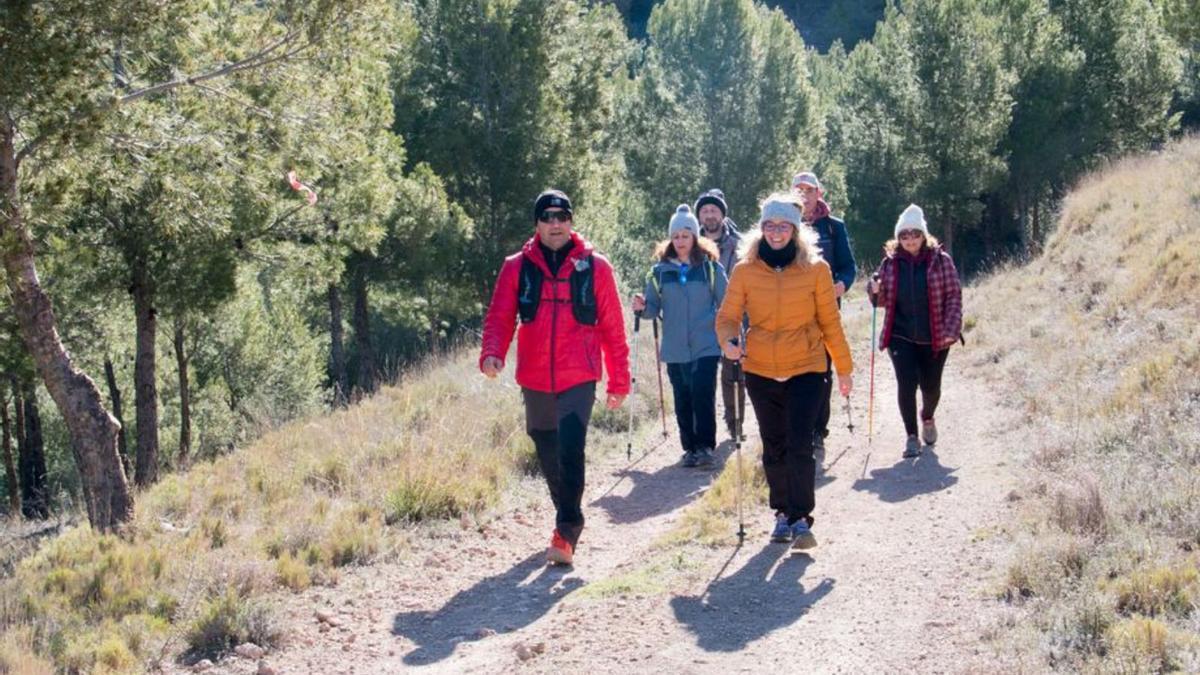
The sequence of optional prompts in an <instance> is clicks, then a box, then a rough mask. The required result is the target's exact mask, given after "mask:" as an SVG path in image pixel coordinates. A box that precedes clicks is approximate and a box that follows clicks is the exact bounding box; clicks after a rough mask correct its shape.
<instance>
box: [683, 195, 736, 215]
mask: <svg viewBox="0 0 1200 675" xmlns="http://www.w3.org/2000/svg"><path fill="white" fill-rule="evenodd" d="M705 204H712V205H713V206H716V207H717V208H718V209H721V217H722V218H724V217H725V216H727V215H729V206H728V205H726V204H725V193H724V192H721V191H720V190H718V189H716V188H713V189H711V190H708V191H707V192H704V193H702V194H701V195H700V198H699V199H697V200H696V206H695V207H693V209H692V210H693V211H695V212H696V213H697V214H699V213H700V207H702V206H704V205H705Z"/></svg>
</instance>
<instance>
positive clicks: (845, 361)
mask: <svg viewBox="0 0 1200 675" xmlns="http://www.w3.org/2000/svg"><path fill="white" fill-rule="evenodd" d="M761 237H762V235H761V234H760V235H759V236H756V237H753V238H751V239H750V240H749V241H747V242H746V249H745V250H746V253H745V256H744V257H743V259H742V262H740V263H738V264H737V266H736V267H734V272H733V274H732V275H730V280H729V287H728V289H727V290H726V291H725V301H724V302H722V303H721V309H720V310H719V311H718V312H717V337H718V339H720V341H721V344H722V345H724V344H725V343H726V342H728V341H729V340H731V339H734V338H737V336H738V329H739V328H740V326H741V319H742V314H743V312H745V313H746V314H748V315H749V317H750V329H749V330H748V331H747V333H746V358H745V360H744V362H743V363H744V367H745V369H746V372H750V373H754V374H755V375H761V376H762V377H770V378H774V379H785V378H789V377H793V376H795V375H800V374H803V373H823V372H825V350H826V349H828V350H829V353H830V354H832V355H833V367H834V370H836V371H837V373H838V375H839V376H842V375H849V374H850V373H851V371H852V370H853V369H854V365H853V363H852V361H851V359H850V346H849V345H848V344H846V336H845V334H844V333H843V332H842V319H841V314H840V313H839V312H838V306H837V299H836V297H835V296H834V292H833V276H832V275H831V274H830V272H829V264H828V263H826V262H825V261H824V260H822V259H821V257H820V255H819V254H818V253H817V248H816V246H815V244H813V243H811V242H809V241H808V240H807V239H806V238H805V237H803V236H799V237H797V238H796V246H797V251H796V258H795V260H793V261H792V263H791V264H790V265H788V266H787V267H784V268H783V269H781V270H779V271H776V270H775V269H773V268H771V267H770V266H769V265H767V263H765V262H763V261H762V260H760V259H759V257H758V242H759V241H760V239H761Z"/></svg>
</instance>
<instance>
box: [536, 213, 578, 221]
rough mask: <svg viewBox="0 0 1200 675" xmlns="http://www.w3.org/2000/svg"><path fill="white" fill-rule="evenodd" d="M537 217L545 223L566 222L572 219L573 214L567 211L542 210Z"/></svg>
mask: <svg viewBox="0 0 1200 675" xmlns="http://www.w3.org/2000/svg"><path fill="white" fill-rule="evenodd" d="M537 219H538V220H540V221H542V222H543V223H566V222H569V221H570V220H571V214H570V213H569V212H567V211H542V212H541V213H539V214H538V217H537Z"/></svg>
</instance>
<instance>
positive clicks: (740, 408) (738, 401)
mask: <svg viewBox="0 0 1200 675" xmlns="http://www.w3.org/2000/svg"><path fill="white" fill-rule="evenodd" d="M744 337H745V333H744V332H743V333H742V335H741V336H739V339H738V344H739V345H741V344H743V343H744V342H745V339H744ZM744 386H745V385H744V384H743V383H742V360H741V359H738V360H737V361H734V362H733V387H734V388H733V396H734V398H733V411H734V412H733V447H734V452H735V453H736V456H737V512H738V531H737V536H738V546H741V545H742V543H743V542H745V541H746V519H745V518H744V517H743V515H742V425H743V423H744V422H745V417H746V405H745V402H744V401H743V400H742V387H744Z"/></svg>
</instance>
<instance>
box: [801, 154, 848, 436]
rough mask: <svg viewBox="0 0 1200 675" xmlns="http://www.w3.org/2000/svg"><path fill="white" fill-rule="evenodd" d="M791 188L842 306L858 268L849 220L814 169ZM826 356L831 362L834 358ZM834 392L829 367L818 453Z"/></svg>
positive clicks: (820, 414)
mask: <svg viewBox="0 0 1200 675" xmlns="http://www.w3.org/2000/svg"><path fill="white" fill-rule="evenodd" d="M792 192H793V193H795V194H796V196H798V197H799V198H800V203H801V205H803V207H804V216H803V217H804V224H805V225H807V226H808V227H810V228H812V229H813V231H814V232H816V233H817V246H818V247H820V249H821V257H822V258H824V259H825V262H827V263H829V270H830V271H831V272H832V273H833V292H834V294H835V295H836V296H837V299H838V307H839V308H840V307H841V306H842V296H843V295H845V293H846V291H848V290H850V286H851V284H853V283H854V277H855V274H856V272H857V270H856V268H855V264H854V253H853V252H851V250H850V235H849V234H847V232H846V223H844V222H843V221H841V220H839V219H838V218H834V217H833V216H832V215H831V214H830V212H829V204H827V203H826V202H825V198H824V193H823V191H822V190H821V181H819V180H817V174H815V173H813V172H811V171H804V172H802V173H798V174H796V175H795V176H794V177H792ZM826 360H827V361H828V362H829V364H830V365H832V363H833V361H832V359H826ZM832 396H833V377H832V373H831V372H828V371H827V372H826V373H825V382H824V389H823V391H822V393H821V399H820V406H821V408H820V410H819V411H818V412H817V425H816V429H815V430H814V432H813V433H814V438H813V448H814V450H815V451H816V453H817V454H818V456H820V455H823V454H824V452H825V437H826V436H828V435H829V416H830V412H831V411H830V402H829V400H830V398H831V397H832Z"/></svg>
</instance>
